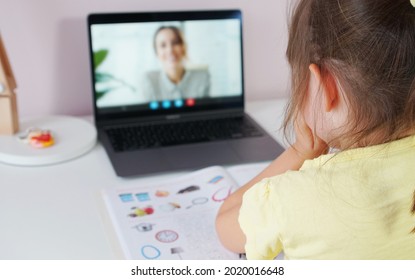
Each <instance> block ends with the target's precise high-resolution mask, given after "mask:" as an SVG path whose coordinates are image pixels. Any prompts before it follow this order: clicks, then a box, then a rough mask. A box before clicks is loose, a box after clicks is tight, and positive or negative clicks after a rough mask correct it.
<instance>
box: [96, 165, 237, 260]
mask: <svg viewBox="0 0 415 280" xmlns="http://www.w3.org/2000/svg"><path fill="white" fill-rule="evenodd" d="M237 188H238V184H237V182H235V181H234V180H233V179H232V177H231V176H230V175H229V174H228V173H227V172H226V170H225V169H224V168H222V167H209V168H206V169H202V170H199V171H196V172H193V173H190V174H188V175H185V176H182V177H179V178H177V179H171V180H169V181H164V182H160V183H154V184H151V185H148V186H137V188H128V189H113V190H105V191H104V192H103V195H104V201H105V204H106V206H107V207H106V208H107V210H108V212H109V215H110V218H111V221H112V224H113V225H114V228H115V231H116V234H117V237H118V239H119V241H120V243H121V244H120V245H121V247H122V251H123V253H124V255H125V257H126V258H127V259H150V260H153V259H173V260H177V259H188V260H189V259H239V258H240V256H239V254H235V253H232V252H230V251H228V250H226V249H225V248H224V247H223V246H222V245H221V244H220V242H219V240H218V237H217V235H216V231H215V218H216V214H217V211H218V210H219V207H220V205H221V204H222V202H223V201H224V200H225V199H226V198H227V197H228V196H229V195H230V194H231V193H232V192H233V191H235V190H236V189H237Z"/></svg>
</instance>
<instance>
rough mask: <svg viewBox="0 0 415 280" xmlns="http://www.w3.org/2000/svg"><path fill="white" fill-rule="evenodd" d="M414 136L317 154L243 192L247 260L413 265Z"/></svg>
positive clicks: (414, 239) (414, 247) (242, 218)
mask: <svg viewBox="0 0 415 280" xmlns="http://www.w3.org/2000/svg"><path fill="white" fill-rule="evenodd" d="M414 191H415V135H414V136H410V137H406V138H403V139H400V140H397V141H394V142H391V143H388V144H382V145H377V146H372V147H366V148H358V149H353V150H348V151H344V152H340V153H338V154H335V155H323V156H321V157H319V158H317V159H314V160H309V161H306V162H304V164H303V166H302V167H301V169H300V170H299V171H288V172H286V173H284V174H282V175H279V176H276V177H272V178H269V179H264V180H262V181H261V182H260V183H258V184H256V185H255V186H253V187H252V188H251V189H250V190H248V191H247V192H246V193H245V195H244V197H243V203H242V207H241V210H240V214H239V223H240V226H241V228H242V230H243V232H244V233H245V235H246V238H247V242H246V245H245V250H246V253H247V257H248V259H273V258H275V257H276V256H277V255H278V254H279V253H280V252H281V251H284V255H285V258H286V259H415V233H411V231H412V230H413V229H414V228H415V215H413V214H412V213H411V209H412V207H413V198H414Z"/></svg>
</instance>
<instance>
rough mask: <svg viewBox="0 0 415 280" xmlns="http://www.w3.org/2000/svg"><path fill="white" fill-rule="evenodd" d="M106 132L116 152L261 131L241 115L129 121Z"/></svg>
mask: <svg viewBox="0 0 415 280" xmlns="http://www.w3.org/2000/svg"><path fill="white" fill-rule="evenodd" d="M106 132H107V134H108V137H109V139H110V142H111V144H112V146H113V148H114V150H115V151H116V152H123V151H132V150H139V149H147V148H156V147H167V146H174V145H183V144H190V143H200V142H209V141H217V140H227V139H238V138H246V137H258V136H262V135H263V133H262V132H261V131H260V130H258V129H257V128H256V127H255V126H254V125H253V124H252V123H251V122H250V121H249V120H248V119H246V118H244V117H231V118H226V119H210V120H197V121H186V122H175V123H168V124H146V125H131V126H123V127H116V128H108V129H106Z"/></svg>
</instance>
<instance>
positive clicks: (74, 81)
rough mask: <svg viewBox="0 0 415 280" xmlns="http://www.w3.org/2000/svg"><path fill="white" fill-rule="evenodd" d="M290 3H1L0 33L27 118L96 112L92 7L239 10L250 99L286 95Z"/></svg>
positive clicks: (215, 0)
mask: <svg viewBox="0 0 415 280" xmlns="http://www.w3.org/2000/svg"><path fill="white" fill-rule="evenodd" d="M287 1H289V0H210V1H202V0H87V1H85V0H36V1H34V0H13V1H10V0H0V28H1V29H0V32H1V34H2V37H3V41H4V43H5V45H6V49H7V53H8V55H9V58H10V61H11V64H12V68H13V71H14V74H15V77H16V80H17V83H18V91H17V94H18V105H19V114H20V116H21V117H24V116H35V115H49V114H66V115H85V114H91V112H92V98H91V93H90V91H91V85H90V83H91V82H90V73H89V62H88V49H87V29H86V16H87V14H89V13H92V12H112V11H114V12H125V11H148V10H181V9H185V10H192V9H198V10H200V9H226V8H239V9H241V10H242V12H243V15H244V41H245V46H244V52H245V54H244V56H245V87H246V91H247V99H248V100H254V99H265V98H272V97H277V96H286V95H287V92H288V90H287V89H288V79H289V68H288V66H287V63H286V61H285V48H286V42H287V31H286V30H287V14H288V8H287V6H288V5H287Z"/></svg>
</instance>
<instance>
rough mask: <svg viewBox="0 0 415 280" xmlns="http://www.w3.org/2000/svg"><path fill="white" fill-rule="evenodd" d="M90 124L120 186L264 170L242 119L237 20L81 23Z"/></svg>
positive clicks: (256, 129)
mask: <svg viewBox="0 0 415 280" xmlns="http://www.w3.org/2000/svg"><path fill="white" fill-rule="evenodd" d="M88 29H89V47H90V65H91V73H92V93H93V104H94V120H95V125H96V127H97V130H98V138H99V140H100V142H101V143H102V145H103V146H104V147H105V150H106V152H107V154H108V157H109V159H110V161H111V163H112V166H113V168H114V170H115V173H116V174H117V175H118V176H120V177H130V176H138V175H146V174H152V173H161V172H170V171H176V170H195V169H199V168H203V167H207V166H210V165H232V164H242V163H248V162H261V161H269V160H272V159H274V158H275V157H277V156H278V155H279V154H280V153H282V151H283V148H282V147H281V146H280V145H279V144H278V143H277V142H276V141H275V140H274V139H273V138H272V137H270V135H268V133H267V132H266V131H265V130H264V129H262V128H261V127H260V126H259V125H258V124H257V123H255V121H254V120H253V119H252V118H251V117H249V116H248V115H247V114H246V113H245V111H244V95H245V92H244V76H243V73H244V71H243V48H242V14H241V11H239V10H216V11H183V12H177V11H176V12H139V13H107V14H90V15H89V16H88Z"/></svg>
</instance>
